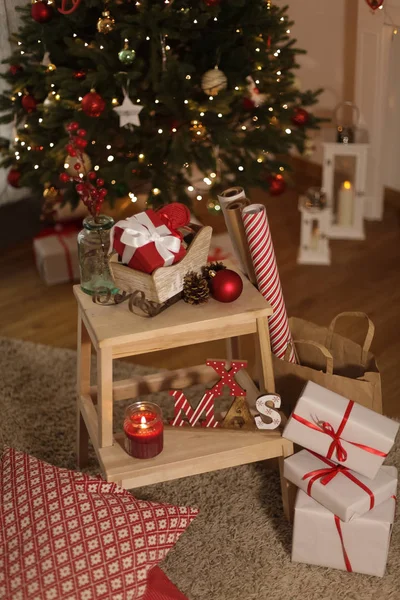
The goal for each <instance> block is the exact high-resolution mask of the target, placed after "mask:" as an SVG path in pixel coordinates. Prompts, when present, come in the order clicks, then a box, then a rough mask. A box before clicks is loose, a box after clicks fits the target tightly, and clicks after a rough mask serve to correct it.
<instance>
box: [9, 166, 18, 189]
mask: <svg viewBox="0 0 400 600" xmlns="http://www.w3.org/2000/svg"><path fill="white" fill-rule="evenodd" d="M20 178H21V171H18V169H10V170H9V171H8V175H7V181H8V183H9V184H10V185H11V186H12V187H15V188H17V187H19V180H20Z"/></svg>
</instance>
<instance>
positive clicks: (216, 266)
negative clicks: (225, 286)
mask: <svg viewBox="0 0 400 600" xmlns="http://www.w3.org/2000/svg"><path fill="white" fill-rule="evenodd" d="M223 269H226V266H225V265H224V264H223V263H222V262H212V263H209V264H208V265H206V266H205V267H201V274H202V275H203V277H205V278H206V279H208V280H210V275H209V273H210V271H215V272H217V271H222V270H223Z"/></svg>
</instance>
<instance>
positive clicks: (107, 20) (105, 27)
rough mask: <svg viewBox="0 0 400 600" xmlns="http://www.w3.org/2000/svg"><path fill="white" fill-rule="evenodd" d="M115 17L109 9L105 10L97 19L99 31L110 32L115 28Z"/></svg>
mask: <svg viewBox="0 0 400 600" xmlns="http://www.w3.org/2000/svg"><path fill="white" fill-rule="evenodd" d="M114 26H115V19H114V17H112V16H111V15H110V11H109V10H104V11H103V13H102V15H101V17H100V18H99V20H98V21H97V31H98V32H99V33H110V31H112V30H113V29H114Z"/></svg>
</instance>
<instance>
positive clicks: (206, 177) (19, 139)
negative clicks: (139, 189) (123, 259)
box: [11, 0, 383, 211]
mask: <svg viewBox="0 0 400 600" xmlns="http://www.w3.org/2000/svg"><path fill="white" fill-rule="evenodd" d="M173 2H174V0H164V4H166V5H169V6H171V5H172V4H173ZM135 4H136V6H137V7H140V6H141V3H140V2H139V1H137V2H136V3H135ZM266 6H267V9H270V8H271V2H269V1H268V0H267V2H266ZM381 8H383V7H381ZM180 10H181V11H186V10H187V9H185V8H181V9H180ZM280 20H281V21H285V17H283V16H282V17H281V19H280ZM213 21H214V22H217V21H218V18H217V17H214V18H213ZM196 24H198V20H197V19H196V18H194V19H193V25H196ZM234 33H236V34H238V35H240V34H241V33H242V30H241V29H240V28H236V29H235V30H234ZM286 34H290V29H289V28H288V29H286ZM72 37H73V38H74V39H75V40H76V43H82V44H83V45H84V47H90V48H91V49H94V50H99V51H104V50H105V49H106V48H105V46H104V44H103V43H99V44H96V43H95V42H94V41H92V42H90V43H88V42H86V41H83V40H81V39H80V38H79V36H78V34H77V33H72ZM167 37H168V36H167V35H166V36H165V38H167ZM144 39H145V41H147V42H149V41H151V36H149V35H147V36H146V37H145V38H144ZM261 42H264V43H265V40H264V38H263V35H262V34H261V33H259V34H258V35H256V36H255V47H254V53H255V56H256V57H257V56H260V55H261V53H262V52H263V51H265V48H266V47H267V45H266V44H265V45H264V47H263V46H262V44H261ZM37 43H38V45H43V46H44V44H43V42H42V40H41V39H38V40H37ZM128 43H129V40H128V38H124V44H128ZM17 44H18V47H20V54H21V56H24V55H25V54H26V53H28V52H29V51H30V50H29V49H28V48H24V44H23V42H22V41H21V40H18V42H17ZM268 46H269V44H268ZM164 48H165V51H166V53H168V52H169V51H170V49H171V48H170V46H169V45H168V43H165V45H164ZM268 49H269V48H268ZM282 51H283V49H281V48H277V49H275V51H274V52H273V53H272V55H273V57H274V58H275V59H277V60H278V61H279V60H280V59H281V58H282ZM56 69H57V67H56V65H53V64H52V63H50V64H48V65H47V68H46V72H47V73H49V75H50V76H51V73H54V72H55V71H56ZM262 70H263V64H262V63H260V62H259V63H257V61H256V63H255V72H254V79H253V81H254V84H255V85H256V86H257V85H260V84H261V83H262V82H261V81H260V79H259V75H258V74H259V73H260V72H262ZM121 72H122V71H121ZM275 76H276V77H275V78H276V82H277V83H280V82H281V81H282V78H283V77H284V74H283V72H282V69H280V68H277V70H276V71H275ZM191 78H192V75H190V74H187V75H186V77H185V79H186V80H187V81H190V80H191ZM55 88H56V86H55V84H54V83H50V90H49V94H48V96H47V98H46V99H45V100H44V102H43V105H44V110H43V113H42V115H43V116H39V117H38V121H37V122H38V124H39V125H42V126H44V124H45V118H46V110H51V106H52V104H53V102H56V103H62V102H64V101H65V102H66V103H67V105H68V107H69V108H75V109H79V108H80V103H81V102H82V100H83V96H81V95H79V96H78V97H77V98H76V100H74V99H72V98H70V97H68V95H67V96H66V97H65V98H63V97H62V94H61V93H60V90H57V89H55ZM248 89H249V85H248V83H247V82H246V83H241V84H240V85H234V86H233V87H232V91H233V92H234V93H236V94H237V95H238V96H241V97H242V96H243V93H244V92H246V91H248ZM25 93H27V92H26V90H24V91H21V90H18V91H16V92H14V93H13V94H12V95H11V101H12V102H16V101H17V97H21V96H23V95H24V94H25ZM214 100H215V94H209V95H208V96H207V98H206V100H205V102H203V103H202V105H201V106H198V107H196V106H195V103H194V101H193V100H191V99H190V98H185V99H184V100H183V104H184V105H186V106H187V105H190V106H189V108H190V114H191V117H192V118H191V121H190V123H189V126H190V127H193V128H194V138H192V139H196V138H198V139H200V140H201V139H202V137H203V131H202V127H201V123H202V121H201V119H202V118H204V117H205V116H206V113H207V112H208V111H209V110H211V112H213V113H214V114H216V116H217V118H218V119H222V120H223V119H224V117H225V115H224V114H223V112H216V111H215V109H214V108H211V103H213V102H214ZM133 102H136V104H138V105H140V104H141V99H140V98H136V99H135V100H133ZM160 102H161V100H160V99H159V98H157V97H156V98H154V100H153V103H154V107H153V106H152V102H151V101H150V102H149V101H146V108H147V109H148V110H149V111H151V110H152V109H153V108H154V110H155V109H156V108H157V105H159V104H160ZM111 105H112V106H113V107H118V106H119V105H120V101H119V99H118V98H117V97H113V98H112V99H111ZM281 108H282V109H284V110H286V109H288V108H289V107H288V105H287V104H282V105H281ZM268 111H269V112H270V113H271V119H272V121H271V123H272V124H273V125H275V126H276V125H277V124H278V123H277V119H276V117H274V111H275V109H274V107H273V106H269V107H268ZM196 112H197V115H198V116H197V117H196ZM28 117H29V120H30V121H31V120H32V118H33V114H29V115H28ZM187 125H188V123H186V122H185V123H184V124H183V125H180V127H181V126H187ZM196 127H197V128H198V129H197V130H196ZM237 127H238V129H239V130H240V131H242V132H246V131H247V130H248V129H251V128H256V129H257V128H260V127H261V125H260V122H259V117H258V116H257V115H256V114H255V115H253V116H252V117H250V118H248V115H247V116H246V122H243V123H238V125H237ZM29 128H30V126H29V123H27V122H25V123H23V129H22V131H21V132H19V133H18V135H16V136H15V138H14V142H15V146H14V156H15V159H16V161H20V160H21V155H22V153H23V152H32V151H34V152H36V151H39V152H41V151H44V149H45V148H44V146H43V145H40V146H34V145H33V144H32V143H29V141H28V137H29ZM178 129H179V127H178V126H175V125H174V126H172V127H171V128H169V127H167V128H165V127H159V128H158V129H157V134H158V135H160V136H171V135H174V134H176V133H177V132H178ZM282 131H283V132H284V133H285V134H286V135H289V136H290V135H291V134H292V129H291V128H290V127H287V126H286V127H284V129H282ZM25 134H26V135H25ZM91 143H92V144H93V145H95V144H96V143H97V142H96V140H92V141H91ZM55 145H56V144H55V142H54V141H51V142H49V148H50V149H52V148H54V147H55ZM105 149H106V150H107V151H109V154H106V160H107V162H108V163H111V162H113V161H114V160H115V155H114V154H113V153H112V150H113V148H112V145H111V144H107V145H106V146H105ZM238 154H240V153H238ZM131 155H132V153H130V156H129V158H132V156H131ZM269 155H270V153H269V152H267V151H266V150H262V152H261V153H260V154H259V156H257V157H256V158H255V159H254V160H255V161H256V162H257V163H262V162H264V161H265V160H267V158H268V156H269ZM134 157H135V158H137V159H138V162H139V164H146V165H147V167H151V163H146V156H145V154H144V152H140V150H138V151H137V153H135V155H134ZM69 167H70V164H69V163H68V162H67V161H65V162H64V168H65V169H68V168H69ZM190 167H191V165H189V163H188V162H184V163H183V164H182V168H183V169H189V168H190ZM33 168H34V169H35V170H39V169H40V168H41V165H40V162H38V163H36V164H34V166H33ZM92 168H93V170H94V171H98V170H99V169H100V168H101V166H100V165H98V164H95V165H94V166H93V167H92ZM245 168H246V167H245V165H243V164H238V165H237V170H238V171H239V172H243V171H244V170H245ZM278 169H279V171H280V172H283V171H284V167H283V166H280V167H278ZM220 174H221V160H220V158H219V157H218V152H216V153H215V169H214V170H212V171H210V172H209V173H202V174H200V176H199V177H198V179H195V180H193V181H191V183H190V185H187V188H186V189H187V192H188V193H189V195H190V196H192V197H193V198H195V199H196V200H198V201H201V200H203V194H204V193H205V192H207V191H209V189H210V188H212V186H213V185H214V184H215V183H216V181H218V179H219V177H220ZM81 176H82V177H83V174H81ZM110 183H111V185H115V184H116V183H117V182H116V180H115V179H113V180H111V181H110ZM151 192H152V194H153V195H154V196H157V195H160V194H162V189H160V188H158V187H153V188H152V190H151ZM128 194H129V197H130V198H131V200H132V202H136V201H137V196H136V194H135V193H134V192H133V191H130V192H129V193H128ZM213 208H214V209H215V210H217V211H218V210H219V208H220V207H219V205H217V204H214V203H213Z"/></svg>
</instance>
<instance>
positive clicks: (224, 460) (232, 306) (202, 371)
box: [74, 279, 293, 518]
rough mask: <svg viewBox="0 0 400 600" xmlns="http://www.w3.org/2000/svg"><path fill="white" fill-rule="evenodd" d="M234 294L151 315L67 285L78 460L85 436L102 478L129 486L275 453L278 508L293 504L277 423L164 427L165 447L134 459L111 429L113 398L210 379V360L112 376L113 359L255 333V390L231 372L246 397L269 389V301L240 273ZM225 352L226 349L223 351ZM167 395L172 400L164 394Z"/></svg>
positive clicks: (287, 447) (286, 449)
mask: <svg viewBox="0 0 400 600" xmlns="http://www.w3.org/2000/svg"><path fill="white" fill-rule="evenodd" d="M243 284H244V285H243V292H242V295H241V296H240V298H238V300H236V301H235V302H232V303H229V304H225V303H221V302H217V301H215V300H213V299H210V300H209V301H208V302H207V303H206V304H204V305H201V306H191V305H189V304H186V303H185V302H183V301H179V302H178V303H176V304H174V305H173V306H171V307H170V308H168V309H166V310H165V311H164V312H162V313H160V314H159V315H157V316H156V317H153V318H145V317H140V316H137V315H134V314H132V313H131V312H130V311H129V309H128V306H127V303H123V304H119V305H114V306H102V305H99V304H95V303H94V302H93V301H92V298H91V296H88V295H87V294H85V293H84V292H82V291H81V289H80V287H79V286H78V285H76V286H74V294H75V297H76V299H77V302H78V307H79V315H78V446H77V447H78V465H79V466H80V467H83V466H84V465H85V464H86V462H87V454H88V436H90V440H91V442H92V444H93V446H94V449H95V451H96V454H97V457H98V460H99V462H100V465H101V468H102V471H103V473H104V476H105V478H106V479H107V481H113V482H115V483H118V484H119V485H121V486H123V487H124V488H127V489H131V488H135V487H140V486H145V485H149V484H153V483H158V482H161V481H169V480H172V479H178V478H180V477H186V476H188V475H196V474H198V473H206V472H208V471H216V470H218V469H224V468H226V467H233V466H236V465H241V464H247V463H250V462H255V461H259V460H264V459H269V458H275V457H279V459H280V460H279V462H280V473H281V487H282V497H283V505H284V510H285V514H286V515H287V516H288V517H289V518H290V514H291V511H292V504H293V503H292V497H293V493H292V489H291V487H290V485H289V484H288V483H287V482H286V481H285V480H284V479H283V474H282V469H283V458H284V457H286V456H289V455H290V454H292V453H293V444H292V443H291V442H289V441H288V440H286V439H284V438H282V436H281V433H280V432H279V431H278V430H276V431H257V432H251V431H250V432H246V431H238V430H226V429H212V430H209V429H207V428H201V429H200V428H191V427H184V428H175V427H166V429H165V438H164V450H163V452H161V454H159V455H158V456H157V457H155V458H153V459H149V460H141V459H135V458H132V457H131V456H129V455H128V454H127V453H126V452H125V450H124V449H123V440H124V434H123V433H122V434H117V435H116V436H114V435H113V401H115V402H117V401H120V400H127V399H129V398H135V397H136V396H138V395H144V394H153V393H156V392H160V391H163V390H168V389H180V388H183V387H188V386H190V385H194V384H197V383H207V382H211V381H212V380H214V381H215V378H216V374H215V372H214V370H213V369H212V368H211V367H208V366H206V365H200V366H198V367H189V368H183V369H179V370H177V371H165V372H160V373H157V374H155V375H149V376H145V377H135V378H132V379H127V380H123V381H116V382H113V368H112V366H113V359H115V358H122V357H124V356H134V355H137V354H144V353H146V352H155V351H157V350H165V349H172V348H177V347H181V346H188V345H191V344H193V343H201V342H209V341H212V340H219V339H228V343H229V345H230V348H231V350H232V338H233V339H235V338H238V337H239V336H242V335H246V334H250V333H251V334H254V338H255V341H256V344H257V346H258V348H259V354H260V356H261V360H260V368H259V374H258V376H259V381H260V387H261V390H258V389H257V387H256V386H255V384H254V382H253V381H252V379H251V378H250V376H249V375H248V374H247V372H246V371H243V370H242V371H240V372H239V373H237V375H236V379H237V381H238V383H239V385H241V387H243V388H244V389H245V390H246V392H247V398H248V400H249V403H250V405H254V404H255V399H256V398H257V396H258V395H259V394H260V393H261V392H265V391H268V392H273V391H274V377H273V370H272V360H271V348H270V340H269V330H268V316H269V315H271V314H272V308H271V306H270V305H269V304H268V303H267V302H266V301H265V300H264V298H263V297H262V295H261V294H260V293H259V292H258V291H257V290H256V289H255V288H254V287H253V286H252V285H251V283H250V282H249V281H247V279H244V281H243ZM92 345H93V347H94V349H95V351H96V353H97V386H91V383H90V360H91V347H92ZM229 358H230V359H231V358H232V356H230V357H229ZM171 402H173V400H172V398H171Z"/></svg>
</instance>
